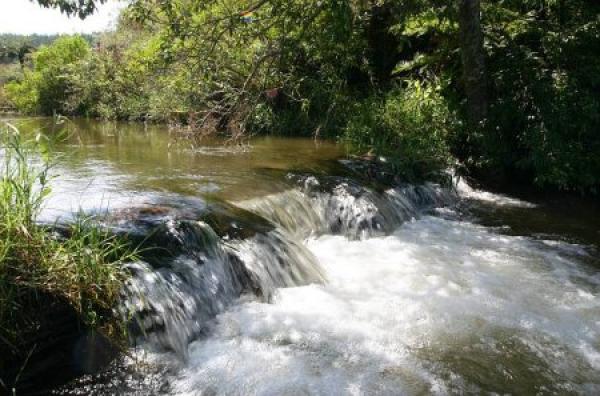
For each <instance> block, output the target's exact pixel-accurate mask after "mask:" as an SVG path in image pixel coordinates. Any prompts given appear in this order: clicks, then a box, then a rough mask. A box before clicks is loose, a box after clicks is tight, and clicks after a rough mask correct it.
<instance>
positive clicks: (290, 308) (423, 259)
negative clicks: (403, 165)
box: [126, 177, 600, 395]
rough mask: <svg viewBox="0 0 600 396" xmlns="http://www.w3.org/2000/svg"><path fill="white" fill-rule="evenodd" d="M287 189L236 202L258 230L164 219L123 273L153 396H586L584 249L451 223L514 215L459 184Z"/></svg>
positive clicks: (596, 340) (592, 371) (594, 327)
mask: <svg viewBox="0 0 600 396" xmlns="http://www.w3.org/2000/svg"><path fill="white" fill-rule="evenodd" d="M300 181H301V182H300V183H299V187H298V188H294V189H291V190H288V191H286V192H284V193H280V194H275V195H270V196H267V197H264V198H260V199H253V200H249V201H243V202H239V203H238V206H239V207H242V208H244V209H245V210H247V211H250V212H253V213H255V214H257V215H260V216H261V217H262V218H264V219H267V221H265V222H264V224H263V226H261V227H258V228H257V229H256V230H252V232H250V233H246V232H238V231H239V230H240V229H241V228H243V225H241V224H239V223H238V222H237V221H232V222H231V223H230V224H229V225H230V227H231V228H232V229H233V230H234V232H233V233H225V234H223V233H219V232H218V230H217V229H216V228H215V227H217V225H215V224H213V223H211V224H210V225H209V223H210V222H206V221H204V220H202V219H190V218H187V219H170V220H169V221H167V222H166V223H165V222H163V223H161V224H163V225H162V226H161V228H160V230H161V232H162V233H163V234H164V235H163V236H160V237H159V238H158V240H160V241H161V243H162V244H164V245H166V246H169V247H170V250H171V251H172V252H175V253H174V254H171V255H170V256H167V257H166V258H165V257H159V258H156V259H155V260H151V259H150V260H149V262H150V263H146V262H140V263H135V264H132V266H131V269H132V272H133V274H134V278H133V280H132V281H131V283H130V285H129V287H128V293H127V296H128V297H127V299H126V311H127V312H129V313H133V314H134V317H135V318H136V321H135V323H136V324H137V328H138V329H137V334H140V335H143V336H144V337H143V338H144V340H146V344H145V345H153V346H154V347H156V346H158V347H160V348H159V349H158V350H157V349H156V348H145V349H146V350H147V351H150V350H152V351H153V352H151V353H150V354H149V355H145V359H147V360H148V361H150V362H152V361H155V362H157V363H159V364H161V365H167V366H170V367H173V368H174V369H173V370H172V372H174V374H172V375H171V374H166V375H167V377H168V388H167V390H164V392H166V393H174V394H186V395H198V394H225V395H241V394H244V395H246V394H255V395H282V394H284V395H287V394H311V395H312V394H315V395H331V394H351V395H354V394H357V395H358V394H365V395H366V394H430V393H433V394H448V393H481V392H501V393H514V394H535V393H555V394H563V393H573V394H595V393H598V392H600V380H599V378H600V375H598V374H599V373H600V322H598V317H600V298H599V294H600V274H599V273H598V272H597V270H596V269H594V268H593V267H591V266H589V265H587V264H585V263H586V260H588V259H589V257H591V256H590V251H589V249H587V248H585V247H582V246H579V245H574V244H569V243H566V242H557V241H549V240H535V239H532V238H528V237H519V236H508V235H502V234H500V233H498V232H497V231H496V230H494V229H490V228H486V227H483V226H479V225H476V224H474V223H473V222H471V221H470V219H469V217H468V215H465V214H464V213H462V212H461V211H459V210H457V208H458V206H457V204H459V203H460V202H461V201H462V199H463V198H466V199H469V200H477V201H481V202H485V203H488V204H493V205H517V206H524V207H533V205H532V204H529V203H527V202H523V201H519V200H513V199H511V198H508V197H503V196H497V195H493V194H490V193H483V192H479V191H477V190H474V189H472V188H470V187H468V185H466V184H462V185H461V186H459V188H458V189H457V190H454V189H448V188H442V187H440V186H437V185H435V184H426V185H421V186H402V187H398V188H391V189H387V190H384V191H380V192H377V191H375V190H373V189H371V188H367V187H364V186H361V185H359V184H357V183H356V182H353V181H351V180H348V179H339V178H331V179H325V180H323V179H321V180H317V179H316V178H313V177H307V178H301V179H300ZM467 187H468V188H467ZM263 221H264V220H263ZM164 224H166V226H165V225H164ZM217 228H218V227H217ZM236 230H238V231H236ZM244 296H247V297H244ZM240 297H241V298H240ZM148 343H149V344H148ZM165 349H166V350H167V351H165ZM169 350H171V351H174V352H175V353H174V354H173V353H170V352H168V351H169Z"/></svg>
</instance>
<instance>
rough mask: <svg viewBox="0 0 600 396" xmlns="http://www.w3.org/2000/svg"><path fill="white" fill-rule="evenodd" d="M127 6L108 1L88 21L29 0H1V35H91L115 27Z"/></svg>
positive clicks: (115, 1)
mask: <svg viewBox="0 0 600 396" xmlns="http://www.w3.org/2000/svg"><path fill="white" fill-rule="evenodd" d="M125 4H126V3H123V2H119V1H117V0H109V2H108V3H105V4H102V5H99V6H98V10H97V11H96V12H95V13H94V14H93V15H91V16H89V17H87V18H86V19H85V20H83V21H82V20H81V19H79V18H78V17H71V18H69V17H67V16H66V15H63V14H61V13H60V11H58V10H54V9H49V8H43V7H40V6H39V5H38V4H37V2H31V1H30V0H0V33H18V34H31V33H39V34H53V33H92V32H98V31H102V30H107V29H109V28H110V27H112V26H114V23H115V21H116V19H117V16H118V15H119V10H120V9H121V8H123V7H125Z"/></svg>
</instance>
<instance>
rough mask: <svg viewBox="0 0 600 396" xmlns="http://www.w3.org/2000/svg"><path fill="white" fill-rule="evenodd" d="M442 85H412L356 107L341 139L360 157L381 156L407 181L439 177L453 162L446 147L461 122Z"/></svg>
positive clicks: (371, 98) (410, 82) (414, 83)
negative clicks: (368, 155) (452, 109)
mask: <svg viewBox="0 0 600 396" xmlns="http://www.w3.org/2000/svg"><path fill="white" fill-rule="evenodd" d="M440 91H441V86H440V84H438V83H425V84H423V83H421V82H419V81H408V82H407V83H406V85H405V87H403V88H396V89H393V90H391V91H390V92H389V93H388V94H386V95H385V96H384V97H383V98H380V97H370V98H368V99H366V100H365V101H363V102H362V103H360V104H358V105H356V106H354V108H353V109H352V110H351V114H352V115H351V116H350V119H349V121H348V125H347V126H346V128H345V131H344V135H343V139H344V140H345V141H346V142H347V143H349V145H350V148H351V149H352V151H354V152H356V153H365V152H367V151H370V152H372V153H373V154H375V155H378V156H383V157H384V158H385V160H386V161H388V162H389V163H390V164H391V165H392V166H393V168H394V169H395V171H396V172H398V173H400V174H401V175H403V176H404V177H406V178H408V179H409V180H415V179H423V178H429V177H432V176H435V175H439V174H440V173H441V172H442V171H444V170H445V169H446V168H447V167H448V166H449V165H450V164H451V162H452V160H451V159H452V156H451V155H450V152H449V148H448V145H447V141H448V139H449V136H450V135H451V134H452V133H453V132H452V131H453V128H454V127H455V126H456V125H457V123H458V120H457V119H456V117H455V116H454V114H453V113H452V112H451V111H450V110H449V109H448V106H447V103H446V101H445V99H444V98H443V96H442V95H441V93H440Z"/></svg>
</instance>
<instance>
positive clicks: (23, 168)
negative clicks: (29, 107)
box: [0, 124, 133, 368]
mask: <svg viewBox="0 0 600 396" xmlns="http://www.w3.org/2000/svg"><path fill="white" fill-rule="evenodd" d="M0 132H1V137H0V142H1V151H0V166H1V167H2V168H1V170H0V172H1V173H0V352H2V354H3V360H4V359H5V358H6V359H8V361H9V362H10V359H11V358H10V357H8V356H12V358H13V359H15V360H16V361H18V359H19V358H22V357H23V356H26V355H27V354H30V353H31V349H32V348H35V347H37V348H40V347H41V346H40V345H36V344H37V341H36V339H37V337H38V336H39V333H40V332H42V331H43V330H41V329H43V328H44V326H45V323H44V321H46V322H47V319H48V317H49V316H51V315H52V311H53V309H54V308H55V307H57V306H58V307H62V308H63V311H64V308H65V307H66V308H67V310H68V311H69V312H74V313H75V317H77V318H78V322H79V323H81V324H82V325H83V326H88V327H93V328H98V329H101V330H102V331H103V333H104V334H106V335H108V336H110V337H111V338H113V339H115V340H116V339H118V337H119V335H120V334H123V333H122V332H121V330H123V329H124V326H123V323H122V321H121V319H120V318H119V316H118V315H116V314H115V313H114V309H113V308H114V307H115V306H116V304H117V303H118V300H119V295H120V291H121V288H122V286H123V282H124V281H125V280H126V279H127V276H128V275H127V273H126V271H125V270H124V269H123V265H122V264H123V262H124V261H128V260H131V259H133V253H132V251H131V250H129V249H128V247H127V245H126V244H125V243H124V242H123V241H121V240H120V239H118V238H117V237H115V236H112V235H110V234H109V233H108V232H107V231H104V230H101V229H100V228H98V227H96V226H95V225H94V224H93V221H92V220H91V219H89V218H83V217H80V218H79V219H78V220H76V221H75V222H73V223H72V224H71V225H68V226H66V227H64V228H63V229H61V231H60V232H58V231H56V230H57V227H51V226H48V225H43V224H40V223H39V222H38V221H37V217H38V215H39V213H40V210H41V208H42V205H43V203H44V200H45V198H46V197H47V196H48V194H49V192H50V188H49V186H48V182H49V179H50V177H49V170H50V165H51V161H50V159H49V154H48V150H47V144H45V141H44V139H43V138H42V137H40V136H38V137H37V138H36V139H35V140H29V141H28V140H25V139H24V138H23V137H22V136H21V135H20V134H19V132H18V130H17V129H16V128H14V127H12V126H10V125H8V124H7V125H6V126H4V127H3V128H2V129H0ZM55 319H56V318H53V319H52V320H55ZM46 325H47V323H46ZM46 330H47V329H46ZM50 330H52V329H50ZM34 345H35V346H34ZM4 364H7V362H6V361H4V362H0V368H2V367H1V366H2V365H4Z"/></svg>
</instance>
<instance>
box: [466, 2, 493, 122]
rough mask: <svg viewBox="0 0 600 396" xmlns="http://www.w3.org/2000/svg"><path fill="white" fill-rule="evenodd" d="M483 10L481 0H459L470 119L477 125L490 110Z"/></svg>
mask: <svg viewBox="0 0 600 396" xmlns="http://www.w3.org/2000/svg"><path fill="white" fill-rule="evenodd" d="M480 13H481V1H480V0H459V25H460V26H459V30H460V46H461V57H462V66H463V83H464V86H465V92H466V95H467V111H468V117H469V121H470V122H471V123H473V124H474V125H478V124H480V123H481V122H482V121H484V120H485V119H486V117H487V110H488V98H487V78H486V71H485V53H484V48H483V32H482V30H481V14H480Z"/></svg>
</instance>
